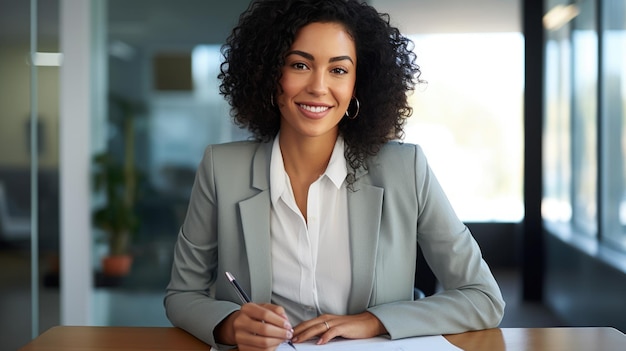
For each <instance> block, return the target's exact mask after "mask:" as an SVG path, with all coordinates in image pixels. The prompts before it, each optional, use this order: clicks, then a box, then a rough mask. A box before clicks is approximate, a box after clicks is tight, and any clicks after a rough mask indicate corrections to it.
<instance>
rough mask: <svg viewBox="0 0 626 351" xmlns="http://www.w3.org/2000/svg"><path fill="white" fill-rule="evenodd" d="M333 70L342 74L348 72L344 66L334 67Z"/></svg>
mask: <svg viewBox="0 0 626 351" xmlns="http://www.w3.org/2000/svg"><path fill="white" fill-rule="evenodd" d="M331 72H333V73H335V74H340V75H341V74H346V73H348V71H347V70H345V69H343V68H333V69H332V71H331Z"/></svg>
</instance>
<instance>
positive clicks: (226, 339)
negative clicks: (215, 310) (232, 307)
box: [213, 311, 241, 345]
mask: <svg viewBox="0 0 626 351" xmlns="http://www.w3.org/2000/svg"><path fill="white" fill-rule="evenodd" d="M239 313H241V312H240V311H235V312H233V313H231V314H229V315H228V317H226V318H224V319H223V320H222V321H221V322H220V323H219V324H218V325H217V326H216V327H215V330H213V337H214V338H215V341H216V342H217V343H218V344H222V345H236V344H237V342H236V341H235V328H234V327H233V322H234V320H235V318H237V315H238V314H239Z"/></svg>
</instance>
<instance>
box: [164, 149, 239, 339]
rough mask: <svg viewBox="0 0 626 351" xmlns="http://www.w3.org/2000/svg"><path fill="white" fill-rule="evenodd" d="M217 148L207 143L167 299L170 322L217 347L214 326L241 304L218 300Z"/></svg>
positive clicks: (183, 226) (180, 238)
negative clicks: (215, 176) (215, 173)
mask: <svg viewBox="0 0 626 351" xmlns="http://www.w3.org/2000/svg"><path fill="white" fill-rule="evenodd" d="M213 161H214V160H213V149H212V147H210V146H209V147H207V149H206V151H205V153H204V156H203V159H202V162H201V164H200V166H199V167H198V171H197V173H196V178H195V181H194V185H193V188H192V191H191V196H190V200H189V207H188V210H187V216H186V218H185V221H184V223H183V225H182V227H181V229H180V231H179V233H178V239H177V241H176V246H175V249H174V261H173V265H172V272H171V278H170V282H169V284H168V286H167V289H166V295H165V298H164V305H165V311H166V314H167V317H168V319H169V320H170V322H171V323H172V324H173V325H174V326H177V327H180V328H182V329H184V330H186V331H187V332H189V333H191V334H192V335H194V336H196V337H197V338H199V339H201V340H202V341H204V342H206V343H208V344H210V345H212V346H217V347H220V346H222V347H223V346H224V345H218V344H217V343H216V342H215V339H214V336H213V330H214V329H215V327H216V326H217V325H218V324H219V323H220V322H221V321H222V320H223V319H224V318H226V317H227V316H228V315H229V314H231V313H232V312H234V311H236V310H238V309H239V308H240V306H239V305H238V304H236V303H233V302H230V301H223V300H216V299H215V298H214V296H215V289H216V284H217V283H216V282H217V281H218V280H217V269H218V258H217V240H218V237H217V212H218V211H217V206H216V189H215V179H214V172H213V170H214V169H213V168H214V164H213Z"/></svg>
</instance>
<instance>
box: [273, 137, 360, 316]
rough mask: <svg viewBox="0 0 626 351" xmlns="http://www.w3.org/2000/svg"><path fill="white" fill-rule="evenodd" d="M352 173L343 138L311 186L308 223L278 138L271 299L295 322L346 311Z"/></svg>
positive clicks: (348, 280)
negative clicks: (349, 194)
mask: <svg viewBox="0 0 626 351" xmlns="http://www.w3.org/2000/svg"><path fill="white" fill-rule="evenodd" d="M347 174H348V172H347V164H346V160H345V157H344V141H343V139H342V138H341V137H339V138H337V142H336V143H335V147H334V149H333V153H332V155H331V158H330V162H329V164H328V167H327V168H326V171H325V172H324V174H322V176H320V178H318V179H317V180H316V181H315V182H314V183H313V184H311V186H310V187H309V193H308V199H307V214H308V223H307V221H305V219H304V216H303V215H302V213H301V212H300V210H299V208H298V206H297V205H296V201H295V197H294V195H293V189H292V187H291V183H290V181H289V176H288V175H287V172H286V171H285V166H284V163H283V157H282V153H281V150H280V145H279V142H278V137H276V139H275V140H274V144H273V146H272V156H271V163H270V194H271V201H272V206H271V214H270V216H271V218H270V231H271V238H272V249H271V250H272V251H271V255H272V300H273V301H275V302H279V303H280V304H281V305H282V306H283V307H285V309H286V310H287V314H288V316H289V318H290V320H291V322H292V323H293V324H294V325H296V324H298V323H300V322H302V321H304V320H307V319H310V318H314V317H316V316H317V315H319V314H322V313H332V314H339V315H345V314H346V313H347V306H348V295H349V293H350V282H351V264H350V246H349V235H348V230H349V226H348V202H347V188H346V184H345V179H346V176H347ZM285 300H286V301H285ZM290 309H291V311H290Z"/></svg>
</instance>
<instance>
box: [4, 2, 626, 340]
mask: <svg viewBox="0 0 626 351" xmlns="http://www.w3.org/2000/svg"><path fill="white" fill-rule="evenodd" d="M247 3H248V1H246V0H239V1H229V2H210V1H201V0H186V1H177V2H174V1H168V0H150V1H145V0H133V1H121V0H108V1H87V0H50V1H48V0H46V1H36V0H32V1H18V0H0V215H1V217H0V264H1V265H0V272H1V275H0V279H1V280H0V315H2V316H3V317H2V319H0V340H3V341H4V340H11V341H10V342H9V343H8V344H7V347H9V348H8V349H15V348H16V347H18V346H20V345H22V344H24V343H26V342H27V341H28V340H29V339H30V337H31V336H32V333H35V334H36V333H39V332H42V331H44V330H45V329H47V328H49V327H50V326H53V325H57V324H90V325H168V323H167V320H166V319H165V317H164V314H163V309H162V305H161V300H162V296H163V289H164V286H165V284H166V283H167V279H168V275H169V263H170V260H171V250H172V245H173V241H174V239H175V236H176V233H177V230H178V226H179V225H180V223H181V221H182V218H183V216H184V213H185V210H186V201H187V196H188V193H189V189H190V186H191V182H192V180H193V175H194V171H195V166H196V164H197V162H198V161H199V158H200V156H201V154H202V150H203V148H204V146H205V145H206V144H209V143H216V142H224V141H228V140H234V139H241V138H245V137H246V134H245V133H244V132H243V131H241V130H239V129H237V128H236V127H233V126H232V125H231V123H230V120H229V118H228V106H227V104H225V103H224V102H223V100H222V99H221V97H220V96H219V95H218V94H217V80H216V75H217V69H218V65H219V60H220V56H219V46H220V44H221V43H222V42H223V41H224V39H225V38H226V36H227V35H228V32H229V30H230V28H231V27H232V26H233V25H234V24H235V23H236V20H237V16H238V15H239V13H240V12H241V11H243V9H245V8H246V6H247ZM369 3H371V4H373V5H374V6H376V7H377V8H378V9H379V10H381V11H383V12H389V13H390V14H391V17H392V20H393V22H394V23H395V24H397V25H398V26H399V27H400V28H401V30H402V31H403V32H404V33H406V34H407V35H409V36H410V37H411V38H412V39H413V40H414V41H415V44H416V47H415V51H416V53H417V56H418V63H419V64H420V66H421V67H422V71H423V74H424V75H423V77H422V78H424V79H425V80H427V81H428V84H427V85H425V86H420V87H418V90H417V91H416V93H415V94H413V95H412V96H411V99H412V102H413V104H414V107H415V113H414V116H413V117H412V118H411V121H410V122H409V124H408V125H407V136H406V140H407V141H410V142H416V143H420V144H422V145H423V146H424V148H425V150H426V152H427V155H428V157H429V159H430V161H431V163H432V165H433V168H434V170H435V172H436V173H437V175H438V177H439V178H440V180H441V182H442V183H443V185H444V188H445V189H446V190H447V192H448V195H449V196H450V198H451V201H452V202H453V205H454V206H455V208H456V209H457V212H458V213H459V216H461V218H462V219H463V220H464V221H465V222H466V223H467V224H468V226H469V227H470V228H471V229H472V231H473V233H474V235H475V236H476V238H477V240H478V241H479V244H480V245H481V248H482V249H483V252H484V255H485V258H486V260H487V261H488V263H489V264H490V265H491V266H492V268H493V269H494V271H495V272H496V277H497V279H498V280H499V282H500V283H501V284H502V285H503V290H504V292H505V298H506V299H507V301H508V303H509V306H508V307H507V314H506V317H505V320H504V322H503V326H550V325H570V326H578V325H582V326H585V325H586V326H614V327H617V328H618V329H620V330H622V331H625V330H626V301H625V299H624V294H623V291H626V229H625V228H626V227H625V226H626V190H625V185H626V180H625V164H624V163H625V162H624V160H625V159H626V157H625V155H626V129H625V128H626V127H625V122H626V97H625V95H626V64H624V62H626V52H625V50H626V34H625V33H626V19H625V18H624V16H625V13H626V8H625V5H624V3H625V2H624V0H587V1H554V0H545V1H521V0H480V1H474V2H465V1H459V0H446V1H434V0H420V1H402V0H393V1H382V0H371V1H369ZM33 31H34V32H33ZM33 33H34V34H36V35H33ZM31 52H32V53H39V54H36V55H31V54H30V53H31ZM59 52H63V53H64V57H63V58H62V61H60V60H61V58H60V57H59V56H58V55H55V53H59ZM31 62H33V63H34V65H31ZM33 73H36V74H33ZM124 103H129V104H132V105H133V106H137V108H136V109H134V110H133V118H134V119H135V123H134V126H133V133H132V134H133V136H134V140H135V148H134V151H133V155H134V156H135V165H136V168H137V169H138V171H140V172H141V173H142V174H144V175H145V178H143V179H142V182H141V192H140V193H141V196H140V198H139V200H138V203H137V206H136V210H137V213H138V216H139V218H140V222H141V226H140V229H139V230H138V231H137V233H136V235H135V236H134V237H133V240H132V252H133V256H134V262H133V266H132V270H131V273H130V275H128V276H126V277H123V278H110V277H106V276H103V275H102V273H101V270H102V267H101V261H100V259H101V258H102V257H103V256H104V255H105V253H106V252H107V250H108V248H107V245H106V241H105V240H103V239H104V238H105V236H106V233H105V232H103V231H102V230H100V229H98V228H96V227H95V226H94V225H93V224H92V221H91V214H92V210H94V209H97V208H99V207H101V206H102V205H103V204H104V203H105V202H106V199H105V198H104V197H103V195H102V192H99V191H96V190H95V189H94V188H93V187H92V185H93V175H92V171H93V170H94V168H95V166H94V165H93V164H92V159H93V155H95V154H99V153H106V154H109V155H111V156H112V157H113V158H115V159H122V158H123V155H124V145H125V138H124V137H125V135H126V133H124V130H123V127H121V125H120V124H118V123H117V121H119V120H120V118H123V117H124V115H123V111H124V110H123V109H122V108H121V106H123V104H124ZM32 121H36V122H35V123H34V124H33V123H32ZM35 141H36V143H35ZM33 170H35V171H34V173H33ZM459 170H462V172H459ZM458 174H462V176H461V177H459V176H458ZM33 182H34V183H33ZM31 189H34V190H35V191H34V192H33V193H34V194H36V196H31ZM31 204H36V205H35V206H34V207H31ZM33 213H34V214H35V215H34V216H33ZM33 217H34V218H35V219H36V220H33ZM33 227H34V228H36V236H37V240H36V245H34V247H33V246H32V245H31V240H30V239H29V238H30V232H31V228H33ZM33 252H34V254H33ZM33 267H34V268H35V269H33ZM33 274H34V276H33V277H31V275H33ZM33 300H34V302H33ZM33 308H35V311H34V313H33ZM11 342H12V343H11Z"/></svg>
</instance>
